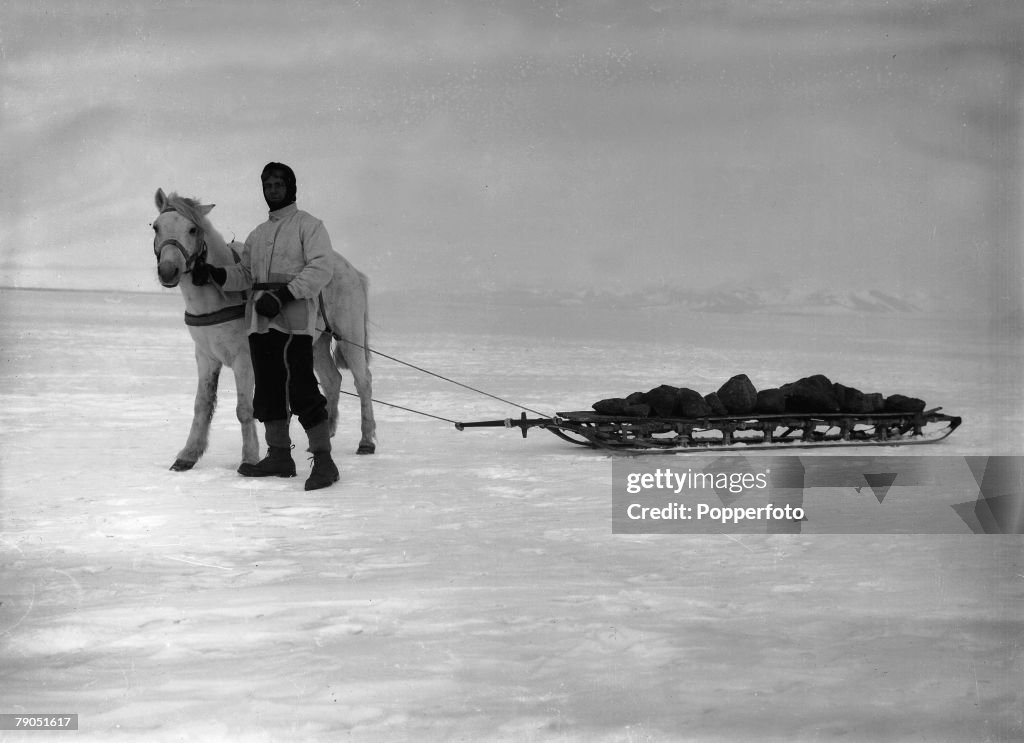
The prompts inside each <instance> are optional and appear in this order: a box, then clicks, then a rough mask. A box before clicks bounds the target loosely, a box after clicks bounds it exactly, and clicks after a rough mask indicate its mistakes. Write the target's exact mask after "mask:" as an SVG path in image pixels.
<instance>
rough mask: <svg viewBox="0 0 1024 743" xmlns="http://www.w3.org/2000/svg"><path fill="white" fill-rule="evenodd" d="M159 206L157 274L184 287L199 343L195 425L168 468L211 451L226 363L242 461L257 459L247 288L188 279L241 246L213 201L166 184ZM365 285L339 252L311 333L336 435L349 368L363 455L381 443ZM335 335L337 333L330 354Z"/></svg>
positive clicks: (184, 466) (185, 465)
mask: <svg viewBox="0 0 1024 743" xmlns="http://www.w3.org/2000/svg"><path fill="white" fill-rule="evenodd" d="M156 208H157V211H158V212H159V214H158V215H157V218H156V219H155V220H154V221H153V231H154V233H155V235H154V240H153V252H154V253H155V254H156V260H157V277H158V278H159V279H160V283H161V284H162V285H163V286H165V287H175V286H177V287H180V288H181V293H182V296H183V297H184V298H185V324H186V325H187V326H188V332H189V334H190V335H191V336H192V340H193V341H194V342H195V349H196V366H197V367H198V371H199V385H198V388H197V389H196V400H195V407H194V412H193V416H192V428H191V430H190V431H189V435H188V440H187V441H186V442H185V446H184V448H183V449H182V450H181V451H180V452H178V456H177V459H175V461H174V464H173V465H171V469H172V470H175V471H184V470H189V469H192V467H193V466H195V464H196V462H198V461H199V458H200V457H201V456H202V455H203V453H204V452H205V451H206V447H207V445H208V443H209V433H210V421H211V420H212V419H213V411H214V408H215V406H216V403H217V383H218V380H219V378H220V371H221V369H222V368H223V367H225V366H227V367H228V368H229V369H231V370H232V371H233V372H234V375H235V387H236V389H237V391H238V401H237V404H236V406H235V413H236V414H237V416H238V422H239V423H240V424H241V426H242V462H243V463H249V464H255V463H257V462H258V461H259V459H260V457H259V448H260V447H259V439H258V437H257V433H256V423H255V420H254V418H253V412H252V394H253V386H254V384H255V381H254V380H255V378H254V376H253V370H252V360H251V359H250V357H249V341H248V336H247V333H246V325H245V294H244V293H242V292H226V291H224V290H223V289H222V288H221V287H219V286H217V284H216V282H210V283H209V284H207V285H205V286H195V285H194V284H193V283H192V280H191V278H185V279H184V280H183V277H186V275H187V274H189V273H191V271H192V268H193V266H194V265H195V263H196V261H197V260H207V261H208V262H209V263H211V264H213V265H217V266H224V265H229V264H231V263H233V262H237V261H238V259H239V254H240V252H241V250H242V248H243V246H242V245H241V244H240V243H234V242H233V243H231V245H228V244H227V243H225V241H224V238H223V237H221V235H220V234H219V233H218V232H217V231H216V230H215V229H214V228H213V226H212V225H211V224H210V220H209V219H208V218H207V216H206V215H207V214H209V213H210V210H211V209H213V205H212V204H208V205H204V204H200V203H199V202H198V201H196V200H195V199H190V198H185V197H182V196H178V195H177V194H175V193H172V194H170V195H169V196H168V195H166V194H165V193H164V191H163V189H157V192H156ZM367 284H368V282H367V278H366V276H364V275H363V274H362V273H360V272H359V271H357V270H356V269H355V268H354V267H353V266H352V264H350V263H349V262H348V261H347V260H345V259H344V258H343V257H342V256H340V255H338V254H337V253H335V255H334V278H333V279H331V281H330V282H329V283H328V284H327V286H326V287H325V288H324V290H323V292H322V294H321V297H320V299H321V301H320V306H321V310H322V314H323V319H324V321H325V323H326V326H327V328H328V330H327V332H323V333H321V334H320V335H319V336H318V337H317V338H314V340H313V361H314V367H315V370H316V375H317V377H318V379H319V381H320V386H321V387H322V388H323V391H324V395H325V396H326V398H327V412H328V424H329V426H330V432H331V435H332V436H333V435H334V432H335V430H336V429H337V425H338V398H339V396H340V393H341V373H340V372H339V371H338V369H339V368H341V369H349V370H350V371H351V372H352V378H353V381H354V383H355V387H356V392H357V393H358V394H359V408H360V414H361V416H362V428H361V438H360V441H359V448H358V449H357V450H356V451H357V453H359V454H372V453H373V452H374V450H375V449H376V443H375V439H376V422H375V421H374V418H373V402H372V400H371V397H372V377H371V375H370V350H369V343H368V336H367V323H368V320H369V313H368V302H367ZM332 336H333V338H334V339H335V340H336V343H335V345H334V353H333V359H332V353H331V338H332Z"/></svg>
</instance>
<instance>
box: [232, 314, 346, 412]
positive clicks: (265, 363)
mask: <svg viewBox="0 0 1024 743" xmlns="http://www.w3.org/2000/svg"><path fill="white" fill-rule="evenodd" d="M249 352H250V353H251V355H252V368H253V371H254V372H255V374H256V393H255V395H254V396H253V400H252V404H253V414H254V415H255V416H256V419H257V420H260V421H262V422H264V423H266V422H267V421H274V420H282V419H286V418H288V416H289V414H290V413H294V414H295V415H296V416H297V417H298V419H299V423H300V424H302V427H303V428H304V429H306V430H307V431H308V430H309V429H310V428H312V427H313V426H315V425H316V424H317V423H321V422H323V421H325V420H327V400H326V398H324V396H323V395H322V394H321V393H320V386H319V384H318V383H317V379H316V374H315V373H314V372H313V339H312V338H311V337H310V336H308V335H287V334H285V333H281V332H279V331H277V330H269V331H267V332H266V333H253V334H252V335H250V336H249Z"/></svg>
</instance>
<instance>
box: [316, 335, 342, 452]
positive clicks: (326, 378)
mask: <svg viewBox="0 0 1024 743" xmlns="http://www.w3.org/2000/svg"><path fill="white" fill-rule="evenodd" d="M313 368H314V370H315V371H316V376H317V378H318V379H319V380H320V387H321V388H322V389H323V392H324V397H326V398H327V428H328V431H329V432H330V435H331V436H333V435H334V432H335V431H337V430H338V399H339V398H340V397H341V372H340V371H338V367H337V366H336V365H335V363H334V359H333V357H332V356H331V336H330V335H328V334H327V333H321V334H320V337H319V338H317V339H316V342H315V343H314V344H313Z"/></svg>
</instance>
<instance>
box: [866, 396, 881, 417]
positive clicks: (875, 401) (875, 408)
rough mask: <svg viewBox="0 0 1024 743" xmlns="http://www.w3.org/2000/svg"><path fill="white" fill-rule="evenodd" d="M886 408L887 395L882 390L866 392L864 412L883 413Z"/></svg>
mask: <svg viewBox="0 0 1024 743" xmlns="http://www.w3.org/2000/svg"><path fill="white" fill-rule="evenodd" d="M883 410H885V396H884V395H882V393H881V392H865V393H864V412H865V413H881V412H882V411H883Z"/></svg>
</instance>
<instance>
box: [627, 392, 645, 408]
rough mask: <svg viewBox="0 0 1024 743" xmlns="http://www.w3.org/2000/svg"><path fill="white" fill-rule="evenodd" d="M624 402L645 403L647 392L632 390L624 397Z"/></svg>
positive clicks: (632, 403)
mask: <svg viewBox="0 0 1024 743" xmlns="http://www.w3.org/2000/svg"><path fill="white" fill-rule="evenodd" d="M626 402H627V403H629V404H630V405H646V404H647V393H646V392H634V393H633V394H631V395H628V396H627V397H626Z"/></svg>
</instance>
